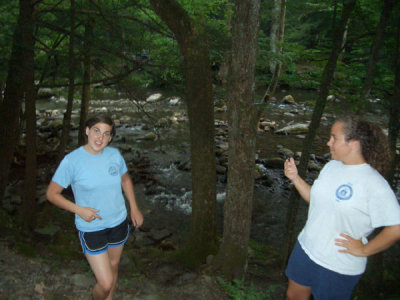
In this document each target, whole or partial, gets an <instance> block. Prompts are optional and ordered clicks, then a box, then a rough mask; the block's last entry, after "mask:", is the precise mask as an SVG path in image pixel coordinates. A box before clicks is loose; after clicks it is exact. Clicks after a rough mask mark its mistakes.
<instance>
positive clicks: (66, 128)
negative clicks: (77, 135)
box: [57, 0, 75, 161]
mask: <svg viewBox="0 0 400 300" xmlns="http://www.w3.org/2000/svg"><path fill="white" fill-rule="evenodd" d="M74 39H75V0H71V6H70V34H69V48H68V66H69V70H68V73H69V80H68V82H69V84H68V101H67V108H66V111H65V113H64V118H63V127H62V133H61V138H60V146H59V148H58V159H57V160H58V161H61V160H62V159H63V157H64V155H65V149H66V147H67V144H68V140H69V132H70V127H71V114H72V105H73V103H74V92H75V54H74V49H75V46H74Z"/></svg>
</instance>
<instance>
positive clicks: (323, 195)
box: [298, 160, 400, 275]
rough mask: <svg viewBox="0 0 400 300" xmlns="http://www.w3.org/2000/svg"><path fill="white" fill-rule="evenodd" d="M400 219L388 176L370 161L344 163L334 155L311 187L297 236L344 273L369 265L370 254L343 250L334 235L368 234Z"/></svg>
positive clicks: (314, 256) (322, 263)
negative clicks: (342, 251) (365, 255)
mask: <svg viewBox="0 0 400 300" xmlns="http://www.w3.org/2000/svg"><path fill="white" fill-rule="evenodd" d="M397 224H400V206H399V203H398V201H397V198H396V196H395V194H394V193H393V191H392V189H391V188H390V186H389V184H388V183H387V181H386V180H385V179H384V178H383V177H382V176H381V175H380V174H379V173H378V172H377V171H376V170H375V169H373V168H372V167H371V166H370V165H369V164H361V165H345V164H343V163H342V162H340V161H336V160H332V161H330V162H329V163H327V164H326V165H325V167H324V168H323V169H322V170H321V172H320V174H319V177H318V178H317V179H316V180H315V182H314V184H313V185H312V188H311V194H310V207H309V210H308V219H307V223H306V225H305V227H304V228H303V230H302V231H301V232H300V234H299V237H298V240H299V243H300V245H301V247H302V248H303V250H304V251H305V252H306V253H307V255H308V256H309V257H310V259H311V260H313V261H314V262H315V263H317V264H319V265H320V266H323V267H325V268H327V269H329V270H332V271H335V272H337V273H341V274H345V275H358V274H362V273H363V272H364V271H365V267H366V264H367V258H366V257H356V256H353V255H351V254H348V253H341V252H339V251H338V250H340V249H342V248H341V247H339V246H336V245H335V241H334V240H335V238H341V237H340V236H339V234H340V233H345V234H347V235H349V236H351V237H352V238H354V239H360V238H362V239H363V242H364V243H367V242H368V241H367V237H368V235H369V234H371V232H372V231H373V230H374V228H377V227H381V226H391V225H397Z"/></svg>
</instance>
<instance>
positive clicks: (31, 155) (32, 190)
mask: <svg viewBox="0 0 400 300" xmlns="http://www.w3.org/2000/svg"><path fill="white" fill-rule="evenodd" d="M33 13H34V4H33V3H32V4H31V5H30V11H29V13H27V15H26V16H27V18H26V19H25V30H26V32H25V34H26V39H25V42H26V44H25V46H26V55H27V57H26V64H25V68H26V70H25V80H24V91H25V121H26V151H25V182H24V184H25V187H24V188H25V193H24V199H23V205H22V225H23V228H24V229H25V230H26V231H28V229H31V228H34V225H35V220H36V176H37V159H36V103H35V96H36V93H35V87H34V78H35V77H34V73H35V69H34V37H33V27H34V26H33Z"/></svg>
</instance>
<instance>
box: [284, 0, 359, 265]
mask: <svg viewBox="0 0 400 300" xmlns="http://www.w3.org/2000/svg"><path fill="white" fill-rule="evenodd" d="M356 2H357V0H344V5H343V10H342V14H341V18H340V21H339V23H338V24H337V25H336V26H335V27H334V31H333V36H332V51H331V54H330V57H329V59H328V62H327V64H326V65H325V68H324V71H323V74H322V78H321V83H320V88H319V92H318V99H317V101H316V103H315V107H314V110H313V114H312V119H311V123H310V126H309V131H308V133H307V136H306V138H305V140H304V143H303V148H302V155H301V158H300V163H299V166H298V171H299V175H300V176H301V177H303V178H306V175H307V174H306V173H307V166H308V161H309V159H310V154H311V151H312V147H313V142H314V138H315V136H316V133H317V129H318V128H319V124H320V121H321V117H322V113H323V112H324V108H325V104H326V98H327V96H328V93H329V87H330V84H331V82H332V80H333V75H334V73H335V69H336V63H337V60H338V58H339V55H340V53H341V49H342V41H343V36H344V33H345V30H346V25H347V22H348V20H349V18H350V14H351V13H352V11H353V9H354V7H355V4H356ZM335 24H336V22H335ZM299 200H300V199H299V195H298V193H297V191H296V189H294V188H293V189H292V191H291V194H290V197H289V204H288V210H287V215H286V234H285V236H286V240H285V244H284V247H285V249H284V252H283V255H284V257H283V258H284V259H283V262H284V266H286V264H287V260H288V258H289V255H290V252H291V249H292V248H293V244H294V241H295V239H294V233H295V224H296V216H297V211H298V208H299Z"/></svg>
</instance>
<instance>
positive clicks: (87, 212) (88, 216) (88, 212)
mask: <svg viewBox="0 0 400 300" xmlns="http://www.w3.org/2000/svg"><path fill="white" fill-rule="evenodd" d="M97 212H99V210H98V209H94V208H90V207H83V206H81V207H80V208H79V210H78V212H77V215H78V216H80V217H81V218H82V219H84V220H85V221H86V222H92V221H94V220H95V219H99V220H101V217H100V216H99V215H98V214H97Z"/></svg>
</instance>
